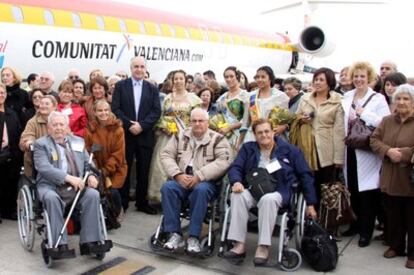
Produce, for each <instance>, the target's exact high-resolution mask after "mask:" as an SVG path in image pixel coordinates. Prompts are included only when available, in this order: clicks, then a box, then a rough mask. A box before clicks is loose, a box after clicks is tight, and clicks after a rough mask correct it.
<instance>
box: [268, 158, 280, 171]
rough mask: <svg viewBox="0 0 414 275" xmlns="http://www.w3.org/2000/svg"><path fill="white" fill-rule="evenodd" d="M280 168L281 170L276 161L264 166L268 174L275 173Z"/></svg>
mask: <svg viewBox="0 0 414 275" xmlns="http://www.w3.org/2000/svg"><path fill="white" fill-rule="evenodd" d="M280 168H282V166H280V163H279V161H278V160H277V159H274V160H272V161H271V162H270V163H269V164H268V165H266V170H267V172H269V174H272V173H273V172H276V171H277V170H279V169H280Z"/></svg>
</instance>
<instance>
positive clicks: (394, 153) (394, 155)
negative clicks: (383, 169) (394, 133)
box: [387, 148, 402, 163]
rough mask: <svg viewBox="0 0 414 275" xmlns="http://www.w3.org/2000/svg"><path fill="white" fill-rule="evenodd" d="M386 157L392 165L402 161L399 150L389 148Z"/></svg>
mask: <svg viewBox="0 0 414 275" xmlns="http://www.w3.org/2000/svg"><path fill="white" fill-rule="evenodd" d="M387 156H388V157H389V158H390V159H391V161H392V162H394V163H399V162H401V160H402V153H401V151H400V148H391V149H389V150H388V151H387Z"/></svg>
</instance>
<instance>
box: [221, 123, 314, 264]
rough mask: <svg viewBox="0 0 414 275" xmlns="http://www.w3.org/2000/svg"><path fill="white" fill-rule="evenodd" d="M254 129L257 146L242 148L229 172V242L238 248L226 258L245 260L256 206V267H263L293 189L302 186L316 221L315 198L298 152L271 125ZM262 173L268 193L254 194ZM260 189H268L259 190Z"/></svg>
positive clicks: (308, 211) (304, 162)
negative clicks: (281, 212)
mask: <svg viewBox="0 0 414 275" xmlns="http://www.w3.org/2000/svg"><path fill="white" fill-rule="evenodd" d="M252 129H253V133H254V135H255V137H256V142H248V143H245V144H244V145H243V146H242V148H241V149H240V151H239V153H238V155H237V157H236V159H235V161H234V162H233V163H232V165H231V166H230V169H229V172H228V176H229V181H230V184H231V190H232V194H231V203H230V205H231V207H230V216H231V218H230V226H229V231H228V236H227V238H228V239H229V240H233V241H235V244H234V246H233V248H232V249H231V250H229V251H227V252H225V253H224V257H225V258H226V259H229V260H230V261H231V262H233V263H240V262H241V261H243V259H244V258H245V256H246V252H245V251H246V245H245V242H246V233H247V222H248V219H249V210H250V209H251V208H252V207H254V206H257V207H258V228H259V232H258V233H259V240H258V247H257V249H256V254H255V258H254V264H255V266H263V265H266V263H267V261H268V257H269V247H270V245H271V238H272V232H273V229H274V227H275V223H276V217H277V214H278V210H279V209H280V208H281V207H283V206H286V205H288V204H289V203H290V198H291V196H293V195H294V194H293V193H294V192H293V188H292V185H293V184H294V183H296V182H300V184H301V189H302V192H303V193H304V196H305V199H306V201H307V204H308V207H307V208H306V213H307V215H309V216H311V217H313V218H316V212H315V209H314V207H313V205H314V204H315V203H316V195H315V189H314V186H313V176H312V173H311V171H310V169H309V168H308V165H307V163H306V161H305V159H304V157H303V155H302V153H301V152H300V151H299V149H297V148H296V147H294V146H293V145H290V144H289V143H287V142H286V141H284V140H283V139H282V138H279V137H275V134H274V132H273V131H272V126H271V124H270V122H269V121H267V120H265V119H260V120H258V121H256V122H254V123H253V126H252ZM260 168H263V169H260ZM263 173H265V174H264V176H263V175H262V176H259V177H258V178H260V179H259V181H261V182H259V184H264V181H266V182H268V186H267V187H268V190H267V192H266V191H264V192H262V191H260V192H256V191H253V189H255V190H256V189H257V187H255V186H254V185H256V184H258V182H255V179H254V176H257V175H260V174H263ZM251 179H252V180H251ZM249 181H250V182H249ZM249 188H250V189H249ZM261 189H266V188H265V187H264V186H262V187H259V190H261Z"/></svg>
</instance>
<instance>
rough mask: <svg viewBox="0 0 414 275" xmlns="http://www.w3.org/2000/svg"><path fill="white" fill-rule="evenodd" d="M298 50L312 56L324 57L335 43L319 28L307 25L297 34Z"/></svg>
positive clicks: (333, 47) (333, 48)
mask: <svg viewBox="0 0 414 275" xmlns="http://www.w3.org/2000/svg"><path fill="white" fill-rule="evenodd" d="M298 46H299V51H300V52H305V53H308V54H311V55H314V56H318V57H324V56H328V55H330V54H331V53H332V52H333V51H334V50H335V43H333V42H332V40H331V41H328V36H327V35H326V32H324V31H323V30H322V29H321V28H319V27H317V26H309V27H307V28H305V29H304V30H303V31H302V32H301V34H300V36H299V43H298Z"/></svg>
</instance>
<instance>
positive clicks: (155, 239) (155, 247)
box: [148, 178, 228, 258]
mask: <svg viewBox="0 0 414 275" xmlns="http://www.w3.org/2000/svg"><path fill="white" fill-rule="evenodd" d="M220 182H221V183H220V189H219V194H218V196H217V197H216V198H215V199H213V200H212V201H210V202H209V204H208V207H207V212H206V216H205V218H204V224H207V225H208V231H207V234H206V235H205V236H204V237H202V238H201V240H200V246H201V253H200V257H202V258H207V257H211V256H212V255H213V253H214V249H215V241H216V234H217V233H219V228H220V225H219V226H216V224H217V223H218V222H220V221H221V218H220V216H221V213H222V209H223V208H222V205H223V201H222V198H223V194H224V192H225V190H226V188H227V186H228V181H227V179H225V178H223V179H221V180H220ZM180 219H181V221H183V220H188V221H189V220H190V205H189V202H188V201H185V202H183V203H182V205H181V212H180ZM163 221H164V215H161V217H160V221H159V223H158V226H157V229H156V231H155V233H154V234H152V236H151V237H150V239H149V240H148V245H149V247H150V248H151V249H152V251H154V252H162V251H166V250H165V248H164V244H165V243H166V242H167V241H168V238H169V233H167V232H163Z"/></svg>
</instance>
